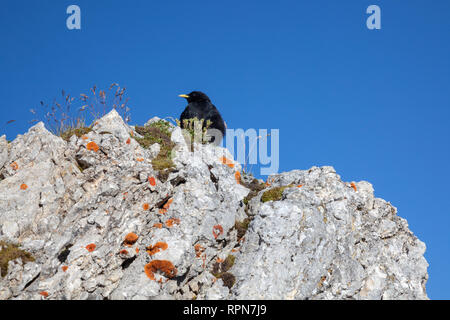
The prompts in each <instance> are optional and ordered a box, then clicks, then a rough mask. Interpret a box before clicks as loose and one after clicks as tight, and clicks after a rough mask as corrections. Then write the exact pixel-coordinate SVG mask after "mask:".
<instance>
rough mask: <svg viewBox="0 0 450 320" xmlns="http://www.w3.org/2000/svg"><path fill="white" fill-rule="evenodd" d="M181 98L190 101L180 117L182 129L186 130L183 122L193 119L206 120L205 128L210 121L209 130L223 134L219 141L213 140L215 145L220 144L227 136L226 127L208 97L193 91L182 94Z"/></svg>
mask: <svg viewBox="0 0 450 320" xmlns="http://www.w3.org/2000/svg"><path fill="white" fill-rule="evenodd" d="M179 96H180V97H182V98H186V100H187V101H188V105H187V107H186V109H184V111H183V113H182V114H181V116H180V125H181V128H184V123H183V122H184V121H183V120H187V119H192V118H197V119H199V120H200V119H204V123H203V126H206V122H207V121H208V120H210V121H211V124H210V126H209V127H208V129H216V130H218V131H219V132H220V133H221V134H222V136H221V137H220V139H218V140H219V141H217V140H212V141H211V142H214V143H215V144H218V143H220V141H221V140H222V137H223V136H225V129H226V125H225V122H224V121H223V119H222V116H221V115H220V113H219V111H218V110H217V108H216V107H215V106H214V105H213V104H212V103H211V100H210V99H209V98H208V96H207V95H206V94H204V93H203V92H200V91H192V92H191V93H189V94H180V95H179Z"/></svg>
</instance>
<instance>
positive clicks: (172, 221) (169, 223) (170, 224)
mask: <svg viewBox="0 0 450 320" xmlns="http://www.w3.org/2000/svg"><path fill="white" fill-rule="evenodd" d="M174 224H180V219H177V218H172V219H169V220H167V221H166V226H167V227H168V228H172V227H173V225H174Z"/></svg>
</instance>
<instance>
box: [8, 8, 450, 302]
mask: <svg viewBox="0 0 450 320" xmlns="http://www.w3.org/2000/svg"><path fill="white" fill-rule="evenodd" d="M70 4H77V5H79V6H80V7H81V11H82V30H80V31H69V30H68V29H67V28H66V18H67V15H66V8H67V6H68V5H70ZM371 4H377V5H379V6H380V7H381V10H382V30H380V31H370V30H368V29H367V28H366V23H365V21H366V18H367V16H368V15H367V14H366V13H365V11H366V8H367V7H368V6H369V5H371ZM449 13H450V1H448V0H442V1H438V0H433V1H429V0H420V1H418V0H410V1H393V0H389V1H381V0H371V1H365V0H354V1H350V0H345V1H335V0H327V1H325V0H314V1H313V0H310V1H299V0H292V1H283V0H278V1H261V0H258V1H256V0H255V1H247V0H246V1H242V0H227V1H211V0H206V1H165V2H162V1H144V0H142V1H137V0H135V1H113V0H108V1H104V0H102V1H100V0H89V1H87V0H72V1H63V0H45V1H44V0H40V1H31V0H30V1H23V0H14V1H13V0H4V1H2V3H1V6H0V39H1V50H0V75H1V77H0V96H1V100H0V120H1V124H0V128H1V127H2V126H3V124H4V122H6V121H8V120H12V119H14V120H16V122H15V123H12V124H10V125H7V126H3V128H2V129H1V130H0V131H1V133H6V134H7V137H8V139H13V138H14V137H15V136H16V135H17V134H19V133H23V132H25V131H26V130H27V129H28V127H29V124H28V121H29V120H31V119H32V118H33V116H32V115H31V114H30V113H29V111H28V110H29V109H30V108H38V106H39V101H41V100H44V101H47V102H50V101H51V100H52V99H53V98H55V97H58V96H59V95H60V91H61V89H65V90H66V91H67V92H69V93H71V94H72V95H76V96H78V95H79V94H80V93H83V92H86V91H88V90H89V88H90V87H91V86H92V85H94V84H96V85H97V86H99V87H102V88H106V87H107V86H108V85H109V84H111V83H112V82H118V83H119V84H121V85H122V86H125V87H127V89H128V94H129V97H130V98H131V100H130V106H131V108H132V110H131V115H132V123H138V124H143V123H144V122H145V121H146V120H147V119H149V118H150V117H153V116H155V115H157V116H160V117H166V116H172V117H178V116H179V114H180V112H181V111H182V110H183V108H184V106H185V101H184V100H182V99H180V98H178V97H177V94H179V93H186V92H189V91H191V90H193V89H200V90H202V91H204V92H206V93H207V94H208V95H209V96H210V97H211V98H212V100H213V102H214V103H215V104H216V106H218V107H219V109H220V110H221V112H222V115H223V117H224V118H225V120H226V122H227V124H228V126H229V127H231V128H244V129H247V128H269V129H270V128H279V129H280V171H287V170H292V169H296V168H298V169H308V168H310V167H311V166H313V165H316V166H322V165H331V166H334V167H335V168H336V170H337V172H338V173H339V174H340V175H341V177H342V179H343V180H344V181H360V180H367V181H370V182H371V183H372V184H373V185H374V188H375V194H376V196H378V197H382V198H384V199H386V200H388V201H390V202H391V203H392V204H393V205H395V206H396V207H397V208H398V210H399V215H400V216H402V217H404V218H406V219H407V220H408V222H409V225H410V228H411V230H412V231H413V232H414V233H415V234H416V235H417V236H418V237H419V238H420V239H421V240H422V241H424V242H425V243H426V245H427V252H426V258H427V260H428V262H429V263H430V267H429V269H428V271H429V281H428V284H427V291H428V294H429V296H430V297H431V298H432V299H449V298H450V292H449V289H448V288H449V287H450V280H449V275H448V270H449V269H450V236H449V233H450V216H449V206H448V199H449V181H450V170H449V169H448V165H449V163H450V162H449V160H450V150H449V137H450V126H449V116H450V61H449V60H450V59H449V58H450V41H449V35H450V18H449ZM256 173H257V172H256Z"/></svg>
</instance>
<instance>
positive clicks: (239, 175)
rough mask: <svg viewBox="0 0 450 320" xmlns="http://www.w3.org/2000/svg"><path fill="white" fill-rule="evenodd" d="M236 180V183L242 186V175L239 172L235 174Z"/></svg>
mask: <svg viewBox="0 0 450 320" xmlns="http://www.w3.org/2000/svg"><path fill="white" fill-rule="evenodd" d="M234 178H235V179H236V182H237V183H238V184H241V173H240V172H239V171H236V173H235V174H234Z"/></svg>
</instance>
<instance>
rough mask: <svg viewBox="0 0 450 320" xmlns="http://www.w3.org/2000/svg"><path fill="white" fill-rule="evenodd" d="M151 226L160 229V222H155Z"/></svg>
mask: <svg viewBox="0 0 450 320" xmlns="http://www.w3.org/2000/svg"><path fill="white" fill-rule="evenodd" d="M153 226H154V227H155V228H158V229H161V228H162V223H155V224H154V225H153Z"/></svg>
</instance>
